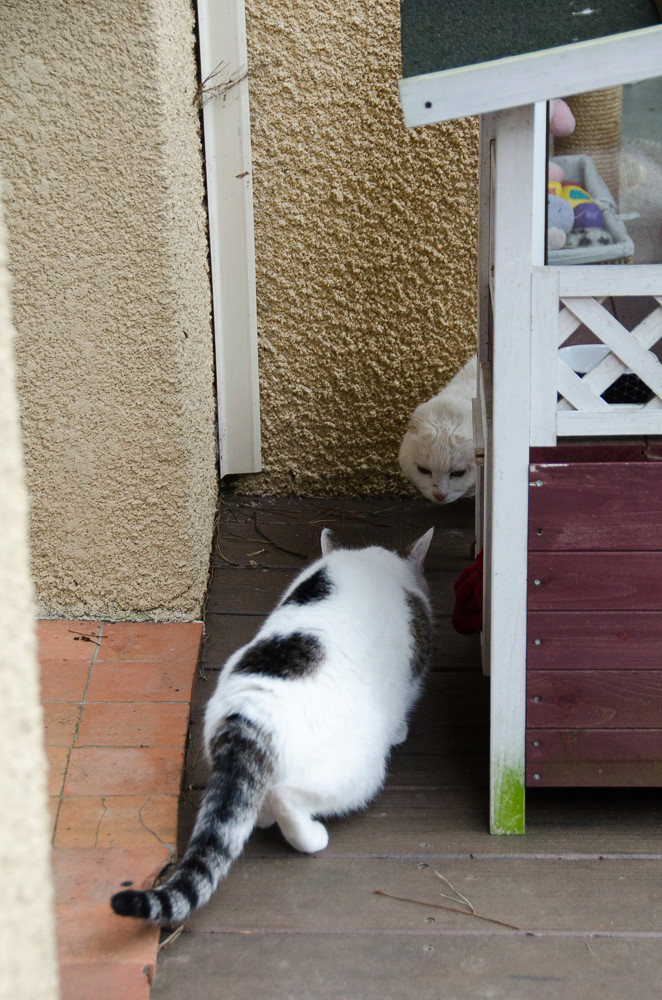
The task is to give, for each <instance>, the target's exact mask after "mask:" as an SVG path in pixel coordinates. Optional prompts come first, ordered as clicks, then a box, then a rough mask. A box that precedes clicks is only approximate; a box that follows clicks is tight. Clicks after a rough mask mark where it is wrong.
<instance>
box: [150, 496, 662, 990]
mask: <svg viewBox="0 0 662 1000" xmlns="http://www.w3.org/2000/svg"><path fill="white" fill-rule="evenodd" d="M432 524H434V525H435V526H436V532H435V538H434V542H433V546H432V549H431V551H430V555H429V557H428V572H427V576H428V580H429V583H430V589H431V594H432V599H433V604H434V607H435V618H436V626H437V628H436V640H437V654H436V660H435V665H434V670H433V671H432V673H431V674H430V676H429V680H428V684H427V689H426V693H425V695H424V697H423V699H422V701H421V703H420V705H419V708H418V710H417V712H416V715H415V718H414V720H413V722H412V725H411V728H410V735H409V738H408V740H407V742H406V743H405V744H404V745H403V746H401V747H399V748H397V750H396V752H395V753H394V755H393V758H392V763H391V768H390V776H389V779H388V782H387V785H386V787H385V788H384V790H383V792H382V794H381V795H380V796H379V797H378V798H377V799H376V801H375V802H374V803H373V804H372V805H371V806H370V808H369V809H367V810H366V811H365V812H363V813H360V814H356V815H354V816H352V817H350V818H348V819H345V820H337V821H334V822H331V823H330V824H329V832H330V843H329V847H328V848H327V850H326V851H324V852H323V853H322V854H320V855H317V856H314V857H307V856H303V855H299V854H297V853H296V852H294V851H293V850H291V849H290V848H289V847H288V846H287V845H286V844H285V843H284V841H282V839H281V838H280V836H279V834H278V832H277V831H275V830H268V831H256V832H255V833H254V834H253V836H252V838H251V840H250V842H249V844H248V846H247V849H246V852H245V854H244V856H243V858H242V859H240V860H239V861H238V862H237V863H236V865H235V866H234V868H233V869H232V871H231V872H230V875H229V877H228V879H227V880H226V881H225V882H224V883H223V884H222V885H221V887H220V888H219V890H218V892H217V893H216V896H215V897H214V899H213V900H212V901H211V903H209V904H208V905H207V906H206V907H205V908H203V909H202V910H200V911H199V912H198V913H196V914H195V915H194V916H193V917H192V918H191V919H190V921H189V922H188V924H187V925H186V927H185V930H184V932H183V933H182V934H181V935H180V936H179V937H178V938H177V939H176V940H173V941H172V942H170V943H168V944H166V945H165V947H163V948H162V950H161V952H160V955H159V959H158V964H157V973H156V981H155V983H154V986H153V988H152V998H153V1000H182V998H186V1000H211V998H214V1000H257V998H268V1000H332V998H333V1000H373V998H374V1000H410V998H411V1000H483V998H485V1000H545V998H548V997H549V998H551V997H554V998H555V1000H558V998H559V997H564V998H566V1000H625V998H629V997H633V998H634V997H636V1000H659V997H660V996H661V995H662V986H661V985H660V982H661V978H662V977H661V973H662V947H661V946H662V941H661V940H660V939H662V804H661V802H660V795H659V791H655V790H643V789H639V790H628V789H614V790H612V789H567V790H565V791H564V790H557V789H540V790H535V791H532V792H530V793H529V795H528V798H527V833H526V835H525V836H521V837H491V836H490V835H489V833H488V801H487V795H488V785H487V740H488V682H487V680H486V679H485V678H484V677H483V675H482V672H481V669H480V664H479V652H478V637H477V636H468V637H467V636H460V635H458V634H457V633H455V632H454V630H453V628H452V626H451V623H450V613H451V609H452V604H453V581H454V579H455V577H456V576H457V574H458V573H459V572H460V570H461V569H462V568H463V567H464V566H466V565H467V564H468V562H469V561H470V558H471V556H470V553H471V545H472V542H473V507H472V506H471V505H470V504H469V503H466V504H464V503H458V504H454V505H452V506H450V507H448V508H433V507H432V506H431V505H429V504H426V503H423V502H402V501H398V500H394V501H379V502H377V501H373V502H365V501H346V500H343V501H340V500H298V501H297V500H282V499H280V500H255V499H253V498H251V499H242V498H231V499H228V500H227V501H226V502H225V503H224V509H223V517H222V523H221V526H220V533H219V538H218V545H217V551H216V557H215V572H214V578H213V584H212V587H211V592H210V595H209V601H208V607H207V616H206V622H205V625H206V634H207V638H206V641H205V644H204V647H203V658H202V663H201V670H200V676H199V677H198V680H197V682H196V689H195V692H194V699H193V706H192V719H191V740H190V746H189V751H188V764H187V774H186V779H185V786H186V787H185V795H184V798H183V801H182V808H181V820H180V837H181V841H185V839H186V838H187V837H188V833H189V831H190V828H191V823H192V817H193V815H194V810H195V805H196V803H197V801H199V794H200V792H199V789H200V788H201V787H202V786H203V785H204V782H205V778H206V770H205V765H204V763H203V761H202V758H201V755H200V722H201V718H202V713H203V707H204V704H205V702H206V701H207V699H208V697H209V695H210V694H211V691H212V690H213V685H214V683H215V676H216V672H217V670H218V668H219V667H220V665H221V664H222V663H223V661H224V660H225V658H226V657H227V656H228V655H229V654H230V653H231V652H232V651H233V650H234V649H236V648H237V647H238V646H239V645H241V644H242V643H244V642H246V641H247V640H248V639H249V638H250V637H251V636H252V635H253V633H254V631H255V629H256V627H257V625H258V624H259V622H260V621H261V620H262V618H263V616H264V615H266V614H267V612H268V611H269V610H270V609H271V607H272V606H273V604H274V602H275V600H276V598H277V597H278V595H279V594H280V593H281V591H282V590H283V588H284V587H285V586H286V584H287V583H288V581H289V580H290V579H291V577H292V575H293V574H295V573H296V572H297V571H298V570H299V569H300V568H301V567H302V566H303V565H305V563H306V560H308V559H310V558H314V557H316V556H317V554H318V539H319V534H320V531H321V529H322V527H324V526H325V525H328V526H331V527H333V528H334V530H335V531H336V532H337V533H338V534H339V535H340V537H341V538H343V539H344V540H346V541H347V542H348V544H361V543H368V544H370V543H374V542H376V543H379V544H385V545H388V546H389V547H393V548H395V547H397V546H399V545H400V544H401V543H407V542H409V541H412V540H413V539H414V538H415V537H417V536H418V535H419V534H421V533H422V532H423V531H424V530H426V529H427V528H428V527H430V525H432ZM437 873H439V874H440V875H443V876H444V877H445V878H446V879H448V880H449V881H450V882H451V883H452V885H453V886H454V887H455V888H456V889H457V890H459V891H460V892H461V893H462V894H463V895H464V896H465V897H466V898H467V899H468V900H469V901H470V903H471V904H472V906H473V907H474V908H475V911H476V912H477V913H478V914H481V915H484V916H487V917H490V918H492V919H493V920H496V921H502V922H503V923H504V924H511V925H513V927H512V928H511V927H508V926H504V925H503V924H499V923H491V922H487V921H485V920H482V919H479V917H477V916H475V915H465V914H464V913H453V912H449V911H447V910H443V909H438V908H435V907H434V906H431V905H430V906H428V905H422V904H420V903H415V902H403V901H399V900H395V899H391V898H388V897H387V896H385V895H376V894H375V890H376V889H381V890H384V892H386V893H391V894H393V895H396V896H402V897H409V898H412V899H418V900H426V901H428V902H429V903H431V904H445V905H448V906H453V905H455V906H456V907H457V908H459V909H463V908H464V909H466V906H463V904H462V903H461V902H455V903H453V901H452V900H449V899H445V898H443V896H442V893H447V894H448V895H452V893H451V891H450V889H449V888H448V887H447V886H446V885H445V884H444V883H443V882H442V881H441V879H440V878H439V877H438V875H437ZM165 936H166V935H164V937H165Z"/></svg>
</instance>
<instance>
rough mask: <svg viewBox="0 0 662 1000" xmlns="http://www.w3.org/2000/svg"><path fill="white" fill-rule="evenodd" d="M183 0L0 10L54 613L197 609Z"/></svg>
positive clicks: (209, 404)
mask: <svg viewBox="0 0 662 1000" xmlns="http://www.w3.org/2000/svg"><path fill="white" fill-rule="evenodd" d="M192 31H193V12H192V9H191V6H190V3H189V2H188V0H90V2H86V3H70V2H68V0H30V2H29V3H25V2H24V0H3V3H2V4H1V5H0V75H1V76H2V80H3V87H2V90H1V91H0V150H1V152H0V156H1V158H2V162H3V165H4V173H5V178H6V182H7V184H6V219H7V225H8V230H9V252H10V266H11V270H12V273H13V277H14V292H13V306H14V322H15V325H16V328H17V331H18V343H17V353H18V375H19V392H20V398H21V404H22V417H23V428H24V439H25V454H26V467H27V481H28V487H29V492H30V496H31V542H32V556H33V572H34V580H35V585H36V591H37V596H38V601H39V613H40V614H41V615H43V616H55V617H56V616H69V617H71V616H80V617H104V618H115V619H121V618H148V619H149V618H152V619H156V620H158V619H178V618H191V617H196V616H198V615H199V613H200V602H201V599H202V596H203V593H204V588H205V584H206V579H207V571H208V565H209V552H210V541H211V533H212V528H213V519H214V508H215V493H216V472H215V429H214V405H215V401H214V381H213V346H212V335H211V320H210V291H209V277H208V274H207V242H206V220H205V212H204V205H203V199H204V188H203V177H202V159H201V152H200V137H199V124H198V117H197V113H196V110H195V108H194V107H193V105H192V95H193V93H194V91H195V87H196V67H195V57H194V36H193V33H192Z"/></svg>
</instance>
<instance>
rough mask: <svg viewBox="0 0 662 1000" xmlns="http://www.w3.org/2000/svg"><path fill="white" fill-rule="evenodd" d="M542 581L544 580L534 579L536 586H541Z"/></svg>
mask: <svg viewBox="0 0 662 1000" xmlns="http://www.w3.org/2000/svg"><path fill="white" fill-rule="evenodd" d="M541 582H542V581H541V580H534V581H533V585H534V587H539V586H540V584H541Z"/></svg>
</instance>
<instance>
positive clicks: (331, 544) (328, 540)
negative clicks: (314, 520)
mask: <svg viewBox="0 0 662 1000" xmlns="http://www.w3.org/2000/svg"><path fill="white" fill-rule="evenodd" d="M320 544H321V546H322V555H323V556H328V554H329V552H333V550H334V549H340V548H342V546H341V544H340V541H339V539H338V536H337V535H334V533H333V532H332V531H331V529H330V528H322V537H321V538H320Z"/></svg>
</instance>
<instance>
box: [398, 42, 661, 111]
mask: <svg viewBox="0 0 662 1000" xmlns="http://www.w3.org/2000/svg"><path fill="white" fill-rule="evenodd" d="M661 52H662V25H660V26H657V25H656V26H653V27H649V28H639V29H638V30H636V31H626V32H622V33H621V34H618V35H610V36H608V37H606V38H595V39H591V40H589V41H585V42H575V43H574V44H573V45H559V46H557V47H556V48H552V49H543V50H542V51H540V52H529V53H525V54H524V55H519V56H508V57H507V58H505V59H494V60H492V61H490V62H485V63H477V64H475V65H473V66H460V67H458V68H457V69H447V70H441V71H439V72H436V73H423V74H421V75H420V76H410V77H406V78H405V79H403V80H400V101H401V103H402V110H403V113H404V119H405V124H406V125H407V126H408V127H409V128H413V127H415V126H418V125H431V124H433V123H434V122H440V121H449V120H450V119H453V118H463V117H464V116H465V115H476V114H485V113H486V112H489V111H499V110H500V109H502V108H515V107H519V106H520V105H523V104H531V103H533V102H535V101H546V100H550V99H551V98H553V97H566V96H567V95H568V94H581V93H584V91H587V90H600V89H601V88H603V87H612V86H615V85H616V84H619V83H634V82H635V81H637V80H647V79H650V78H651V77H655V76H660V75H661V74H662V56H661Z"/></svg>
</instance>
